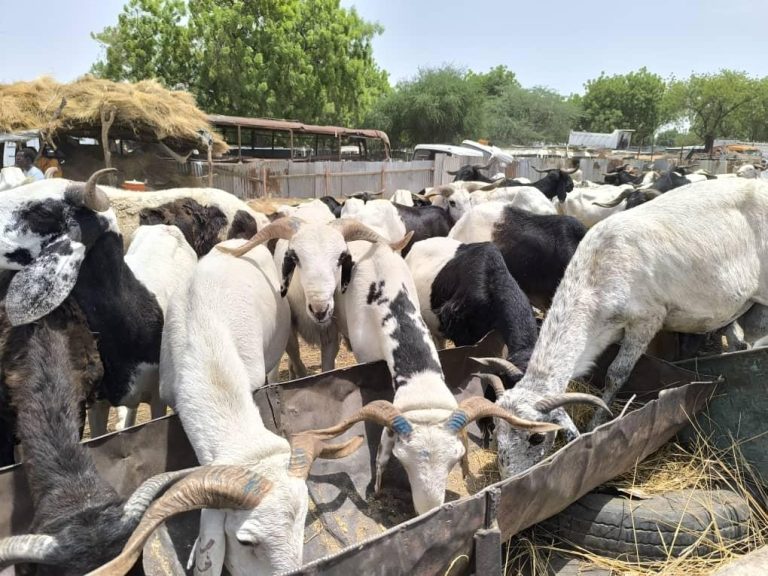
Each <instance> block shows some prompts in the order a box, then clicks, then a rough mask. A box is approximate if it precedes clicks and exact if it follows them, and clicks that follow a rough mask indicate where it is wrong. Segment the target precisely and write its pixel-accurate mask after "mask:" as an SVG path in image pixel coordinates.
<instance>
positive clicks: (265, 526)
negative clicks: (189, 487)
mask: <svg viewBox="0 0 768 576" xmlns="http://www.w3.org/2000/svg"><path fill="white" fill-rule="evenodd" d="M271 476H272V478H271V479H272V482H273V485H272V488H271V489H270V491H269V493H268V494H267V495H266V496H265V497H264V499H263V500H262V501H261V503H260V504H259V506H258V507H257V508H255V509H253V510H247V511H246V510H244V511H239V510H238V511H234V510H227V511H226V512H225V511H222V510H204V511H203V514H202V515H201V519H200V536H199V539H198V541H197V544H196V546H195V550H194V553H193V558H191V559H190V567H191V565H192V563H193V562H194V566H195V567H196V571H195V573H196V574H197V573H204V572H206V570H209V569H211V568H213V569H212V571H211V573H212V574H220V573H221V572H222V566H226V568H227V570H228V571H229V573H230V574H232V575H233V576H241V575H242V576H245V575H249V574H279V573H283V572H290V571H293V570H296V569H297V568H299V567H300V566H301V563H302V558H303V548H304V521H305V519H306V517H307V512H308V509H309V495H308V492H307V485H306V483H305V482H304V480H303V479H300V478H294V477H290V476H287V475H285V468H283V470H282V476H278V473H273V474H272V475H271ZM276 476H277V477H276Z"/></svg>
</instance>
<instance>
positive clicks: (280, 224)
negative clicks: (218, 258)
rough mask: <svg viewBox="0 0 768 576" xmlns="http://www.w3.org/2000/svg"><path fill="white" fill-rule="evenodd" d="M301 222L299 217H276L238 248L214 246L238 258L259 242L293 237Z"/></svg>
mask: <svg viewBox="0 0 768 576" xmlns="http://www.w3.org/2000/svg"><path fill="white" fill-rule="evenodd" d="M302 224H304V221H303V220H301V219H300V218H296V217H295V216H284V217H282V218H278V219H277V220H275V221H274V222H272V223H271V224H270V225H269V226H265V227H264V228H262V229H261V230H259V231H258V232H257V233H256V234H254V235H253V237H252V238H251V239H250V240H248V242H246V243H245V244H243V245H242V246H239V247H238V248H226V247H224V246H216V248H217V249H218V250H221V251H222V252H225V253H227V254H232V255H233V256H236V257H238V258H239V257H240V256H242V255H243V254H246V253H247V252H250V251H251V250H253V249H254V248H255V247H256V246H258V245H259V244H263V243H264V242H267V241H269V240H273V239H275V238H279V239H280V240H290V239H291V238H293V235H294V234H296V232H298V230H299V228H301V225H302Z"/></svg>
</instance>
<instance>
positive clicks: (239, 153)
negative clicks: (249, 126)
mask: <svg viewBox="0 0 768 576" xmlns="http://www.w3.org/2000/svg"><path fill="white" fill-rule="evenodd" d="M237 161H238V162H242V161H243V138H242V134H240V126H238V127H237Z"/></svg>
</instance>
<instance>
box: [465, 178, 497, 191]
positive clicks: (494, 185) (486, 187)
mask: <svg viewBox="0 0 768 576" xmlns="http://www.w3.org/2000/svg"><path fill="white" fill-rule="evenodd" d="M505 181H506V178H499V179H498V180H494V181H493V182H491V183H490V184H482V185H479V186H478V187H477V188H475V187H474V186H473V187H470V186H465V187H464V188H465V189H466V191H467V192H475V191H477V190H482V191H486V190H494V189H496V188H498V187H499V186H501V185H502V184H504V182H505Z"/></svg>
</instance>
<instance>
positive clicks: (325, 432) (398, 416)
mask: <svg viewBox="0 0 768 576" xmlns="http://www.w3.org/2000/svg"><path fill="white" fill-rule="evenodd" d="M363 420H370V421H371V422H375V423H376V424H379V425H380V426H385V427H387V428H389V429H390V430H393V431H394V432H396V433H397V434H399V435H401V436H408V435H409V434H410V433H411V432H413V427H412V426H411V423H410V422H408V420H407V419H406V418H405V416H403V415H402V413H401V412H400V410H399V409H398V408H396V407H395V405H394V404H392V402H389V401H387V400H374V401H373V402H369V403H368V404H366V405H365V406H363V407H362V408H360V410H358V411H357V413H356V414H353V415H352V416H350V417H349V418H347V419H346V420H344V421H343V422H340V423H339V424H336V426H331V427H330V428H323V429H322V430H310V431H309V432H306V433H307V434H312V435H313V436H317V437H318V438H320V439H321V440H325V439H328V438H335V437H336V436H339V435H340V434H343V433H344V432H346V431H347V430H349V429H350V428H351V427H352V426H353V425H355V424H357V423H358V422H362V421H363Z"/></svg>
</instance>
